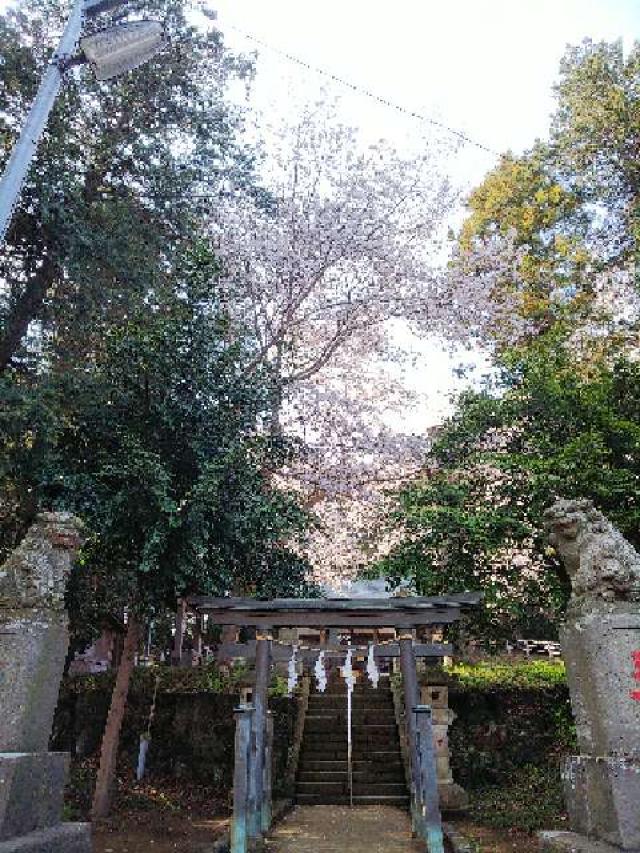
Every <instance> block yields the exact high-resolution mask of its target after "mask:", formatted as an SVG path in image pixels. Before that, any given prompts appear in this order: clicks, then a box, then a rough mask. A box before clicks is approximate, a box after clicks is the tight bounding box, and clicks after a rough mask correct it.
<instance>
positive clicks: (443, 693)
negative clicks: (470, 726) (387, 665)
mask: <svg viewBox="0 0 640 853" xmlns="http://www.w3.org/2000/svg"><path fill="white" fill-rule="evenodd" d="M420 703H421V704H422V705H430V706H431V720H432V728H433V744H434V751H435V756H436V769H437V773H438V793H439V796H440V808H441V810H442V811H443V812H460V811H464V810H465V809H466V808H468V806H469V797H468V796H467V792H466V791H465V790H464V788H462V787H461V786H460V785H458V784H457V783H456V782H454V781H453V774H452V773H451V764H450V758H451V756H450V752H449V726H450V725H451V724H452V723H453V721H454V720H455V718H456V715H455V714H454V712H453V711H452V710H451V708H449V688H448V687H446V686H444V685H440V684H431V685H429V686H428V687H421V688H420Z"/></svg>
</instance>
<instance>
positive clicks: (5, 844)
mask: <svg viewBox="0 0 640 853" xmlns="http://www.w3.org/2000/svg"><path fill="white" fill-rule="evenodd" d="M0 853H91V825H90V824H88V823H60V824H58V826H50V827H48V828H47V829H41V830H39V831H38V832H30V833H29V835H23V836H22V837H20V838H11V839H9V841H0Z"/></svg>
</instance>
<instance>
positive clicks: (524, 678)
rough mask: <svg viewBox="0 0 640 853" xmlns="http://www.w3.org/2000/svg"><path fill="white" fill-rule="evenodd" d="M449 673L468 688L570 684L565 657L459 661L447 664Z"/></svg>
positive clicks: (538, 686)
mask: <svg viewBox="0 0 640 853" xmlns="http://www.w3.org/2000/svg"><path fill="white" fill-rule="evenodd" d="M447 675H448V676H450V677H451V679H452V681H453V683H455V684H456V685H457V686H458V687H462V688H464V689H467V690H477V689H482V690H490V689H491V688H499V689H508V688H528V689H532V690H534V689H541V690H542V689H545V688H553V687H556V686H557V685H559V684H560V685H566V671H565V666H564V663H563V662H562V661H546V660H530V661H522V662H506V661H503V660H495V661H494V660H488V661H482V662H481V663H474V664H470V663H456V664H454V665H453V666H451V667H448V668H447Z"/></svg>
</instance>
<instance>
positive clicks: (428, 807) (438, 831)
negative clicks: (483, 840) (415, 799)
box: [412, 705, 444, 853]
mask: <svg viewBox="0 0 640 853" xmlns="http://www.w3.org/2000/svg"><path fill="white" fill-rule="evenodd" d="M412 716H413V718H414V727H415V730H416V737H417V757H418V777H419V788H418V791H419V800H420V802H419V810H420V819H421V821H420V822H421V824H422V835H423V838H424V840H425V841H426V842H427V849H428V851H429V853H444V841H443V838H442V818H441V816H440V803H439V799H438V771H437V766H436V756H435V751H434V747H433V726H432V724H431V706H430V705H416V706H415V707H414V708H413V713H412Z"/></svg>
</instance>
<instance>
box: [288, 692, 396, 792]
mask: <svg viewBox="0 0 640 853" xmlns="http://www.w3.org/2000/svg"><path fill="white" fill-rule="evenodd" d="M352 709H353V724H352V739H353V802H354V804H357V805H372V804H386V805H400V806H402V805H408V803H409V797H408V794H407V788H406V783H405V775H404V768H403V765H402V755H401V752H400V740H399V738H398V729H397V726H396V720H395V715H394V710H393V696H392V694H391V689H390V687H389V680H388V678H385V677H384V676H383V677H382V678H381V679H380V683H379V685H378V689H377V690H374V688H373V687H372V686H371V685H370V684H369V682H368V681H367V680H366V679H365V678H362V677H360V678H359V679H358V683H357V685H356V687H355V689H354V693H353V705H352ZM296 799H297V801H298V803H299V804H301V805H321V804H338V805H340V804H348V803H349V778H348V764H347V689H346V685H345V683H344V681H343V680H342V679H341V678H339V677H333V678H332V679H331V680H330V681H329V684H328V685H327V690H326V692H325V693H320V692H318V691H317V690H316V691H315V692H312V693H311V695H310V696H309V708H308V711H307V717H306V721H305V728H304V736H303V740H302V749H301V752H300V761H299V766H298V779H297V784H296Z"/></svg>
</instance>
